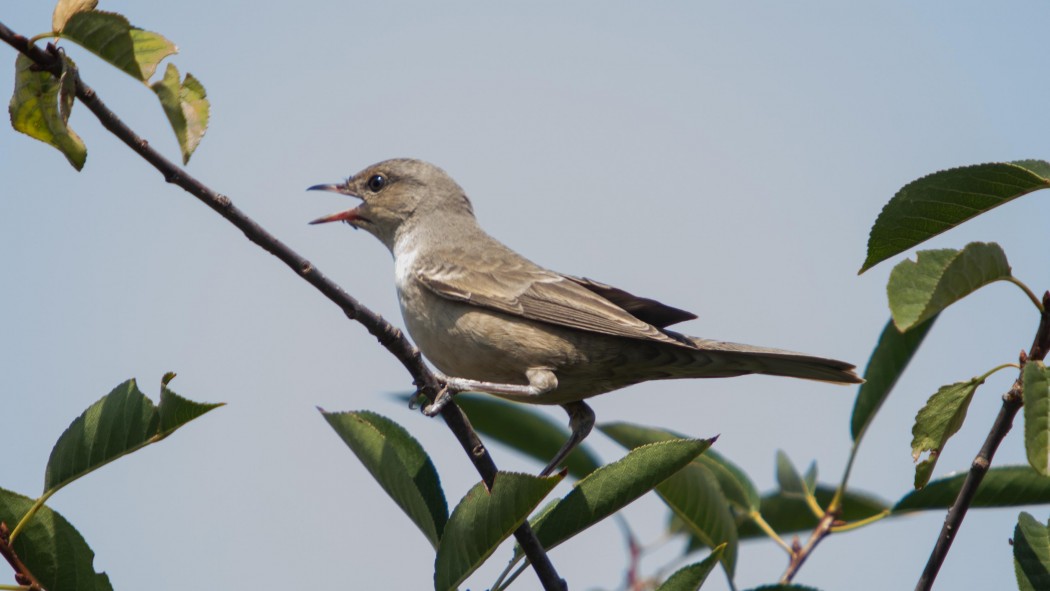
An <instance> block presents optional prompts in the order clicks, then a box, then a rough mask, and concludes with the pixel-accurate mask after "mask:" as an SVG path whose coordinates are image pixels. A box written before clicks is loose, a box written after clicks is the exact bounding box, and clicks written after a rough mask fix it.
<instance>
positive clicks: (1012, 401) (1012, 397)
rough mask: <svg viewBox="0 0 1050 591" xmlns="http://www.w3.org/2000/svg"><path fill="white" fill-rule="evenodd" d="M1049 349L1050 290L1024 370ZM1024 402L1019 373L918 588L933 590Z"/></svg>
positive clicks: (967, 477) (957, 497)
mask: <svg viewBox="0 0 1050 591" xmlns="http://www.w3.org/2000/svg"><path fill="white" fill-rule="evenodd" d="M1047 351H1050V291H1048V292H1046V293H1044V294H1043V308H1042V314H1041V315H1040V318H1039V328H1038V329H1036V332H1035V338H1034V339H1033V340H1032V347H1031V348H1030V349H1029V350H1028V353H1027V354H1025V353H1024V352H1023V351H1022V352H1021V367H1022V370H1023V368H1024V364H1025V362H1026V361H1028V360H1029V359H1035V360H1039V361H1042V360H1043V359H1045V358H1046V354H1047ZM1022 406H1024V398H1023V397H1022V395H1021V378H1020V377H1018V378H1017V381H1015V382H1014V384H1013V386H1011V387H1010V390H1009V391H1007V392H1006V394H1003V405H1002V407H1001V408H1000V409H999V416H997V417H996V418H995V423H993V424H992V428H991V430H990V431H989V432H988V437H987V438H986V439H985V441H984V445H982V446H981V451H979V452H978V453H977V457H976V458H974V460H973V464H971V465H970V472H969V474H967V475H966V480H964V481H963V484H962V488H961V489H959V494H958V496H956V497H955V502H954V503H952V508H951V509H949V510H948V516H947V517H946V518H945V519H944V526H943V527H942V528H941V534H940V536H938V538H937V544H936V545H934V547H933V552H931V553H930V558H929V560H928V561H927V562H926V568H925V569H923V571H922V576H920V577H919V582H918V583H917V584H916V585H915V591H929V589H931V588H932V587H933V581H934V579H936V578H937V572H938V571H940V569H941V564H943V563H944V559H945V557H947V556H948V550H950V549H951V547H952V542H954V541H955V536H956V534H958V533H959V527H960V526H962V522H963V519H964V518H965V517H966V511H967V510H969V508H970V505H971V504H972V503H973V499H974V497H975V496H976V495H977V488H978V487H979V486H980V485H981V481H982V480H983V479H984V475H985V474H986V473H987V472H988V468H989V467H990V466H991V465H992V457H993V456H995V451H996V450H997V449H999V444H1000V443H1002V441H1003V439H1004V438H1005V437H1006V434H1007V433H1009V432H1010V428H1011V427H1013V423H1014V417H1015V416H1017V412H1018V411H1019V410H1021V407H1022Z"/></svg>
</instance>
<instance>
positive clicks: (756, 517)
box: [747, 511, 794, 555]
mask: <svg viewBox="0 0 1050 591" xmlns="http://www.w3.org/2000/svg"><path fill="white" fill-rule="evenodd" d="M747 516H748V518H750V519H751V521H752V522H754V524H755V525H756V526H758V529H760V530H762V533H764V534H766V535H767V536H769V537H770V538H772V540H773V541H774V542H776V543H777V545H778V546H780V547H781V548H783V549H784V551H785V552H787V553H788V554H789V555H790V554H792V553H794V550H792V549H791V544H788V543H787V542H785V541H784V538H782V537H780V534H778V533H777V532H776V530H774V529H773V527H772V526H770V525H769V523H768V522H766V520H765V518H764V517H762V514H761V513H759V512H758V511H752V512H750V513H748V514H747Z"/></svg>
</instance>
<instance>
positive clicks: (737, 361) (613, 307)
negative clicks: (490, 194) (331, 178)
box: [310, 159, 863, 475]
mask: <svg viewBox="0 0 1050 591" xmlns="http://www.w3.org/2000/svg"><path fill="white" fill-rule="evenodd" d="M310 190H321V191H332V192H335V193H341V194H343V195H349V196H351V197H356V198H358V199H360V200H361V201H362V202H361V204H360V205H358V206H357V207H354V208H353V209H348V210H346V211H343V212H340V213H336V214H332V215H329V216H326V217H322V218H319V219H317V220H314V221H313V222H311V223H312V224H320V223H325V222H346V223H347V224H350V225H351V226H353V227H354V228H360V229H363V230H365V231H367V232H368V233H370V234H372V235H373V236H375V237H376V238H378V239H379V240H380V241H381V242H382V243H383V244H385V245H386V247H387V248H388V249H390V252H391V253H392V254H393V255H394V269H395V273H394V277H395V282H396V285H397V294H398V299H399V300H400V303H401V313H402V315H403V316H404V319H405V325H406V326H407V328H408V332H409V334H411V335H412V339H413V340H414V341H415V343H416V345H417V346H418V347H419V349H420V350H421V351H422V352H423V354H424V355H425V356H426V358H427V359H428V360H429V361H430V362H431V363H432V364H433V365H434V366H435V367H436V368H437V369H438V370H440V371H441V372H443V373H444V375H440V376H439V377H440V379H441V380H442V381H443V382H444V383H445V384H446V388H445V389H444V390H443V391H442V393H441V395H440V396H438V398H437V399H436V400H435V401H434V403H433V404H431V405H429V406H428V407H427V408H425V409H424V410H425V412H427V414H431V415H432V414H436V413H437V412H438V411H439V410H440V409H441V407H442V406H444V405H445V404H446V403H447V401H448V400H449V399H450V398H451V396H452V395H453V394H456V393H458V392H463V391H468V390H469V391H474V392H486V393H489V394H494V395H496V396H499V397H502V398H506V399H509V400H514V401H517V402H526V403H530V404H557V405H561V406H562V407H563V408H564V409H565V410H566V411H567V412H568V413H569V425H570V427H571V429H572V434H571V435H570V437H569V440H568V441H567V442H566V443H565V445H564V446H563V447H562V449H561V450H560V451H559V452H558V454H557V455H556V456H555V457H554V459H553V460H551V463H550V464H548V465H547V467H546V468H545V469H544V470H543V472H542V473H541V474H543V475H546V474H549V473H550V472H552V471H553V470H554V469H555V468H556V467H557V466H558V465H559V464H560V463H561V461H562V460H563V459H564V458H565V456H567V455H568V454H569V452H570V451H572V449H573V448H574V447H576V445H578V444H579V443H580V441H582V440H583V439H584V437H586V436H587V434H588V433H589V432H590V430H591V427H592V426H593V425H594V413H593V411H591V409H590V407H589V406H587V404H586V403H585V402H584V400H585V399H586V398H590V397H591V396H596V395H598V394H603V393H605V392H610V391H612V390H617V389H619V388H623V387H625V386H630V385H631V384H637V383H639V382H645V381H648V380H664V379H678V378H724V377H733V376H740V375H745V374H756V373H757V374H767V375H776V376H788V377H793V378H805V379H810V380H820V381H825V382H834V383H840V384H856V383H860V382H862V381H863V380H861V379H860V378H859V377H857V375H856V374H855V373H854V372H853V369H854V366H853V365H850V364H849V363H845V362H843V361H836V360H834V359H825V358H822V357H812V356H809V355H802V354H800V353H792V352H790V351H782V350H779V349H770V348H766V347H753V346H750V345H740V344H736V343H727V342H722V341H714V340H708V339H701V338H697V337H690V336H686V335H683V334H679V333H677V332H674V331H671V330H668V329H667V327H668V326H670V325H672V324H675V323H677V322H682V321H685V320H691V319H693V318H696V316H695V315H693V314H691V313H689V312H686V311H684V310H679V309H677V308H672V307H671V306H667V305H664V304H661V303H660V302H657V301H655V300H651V299H647V298H642V297H638V296H635V295H632V294H630V293H628V292H626V291H623V290H621V289H617V288H615V287H612V286H610V285H606V284H604V283H599V282H597V281H593V280H591V279H584V278H580V277H573V276H571V275H563V274H561V273H557V272H555V271H551V270H548V269H546V268H544V267H541V266H539V265H536V264H535V263H533V262H531V261H529V260H528V259H526V258H525V257H523V256H521V255H519V254H518V253H516V252H514V251H513V250H511V249H510V248H508V247H507V246H505V245H503V244H502V243H501V242H499V241H498V240H496V239H495V238H493V237H491V236H489V235H488V234H486V233H485V231H484V230H482V229H481V227H480V226H479V225H478V222H477V220H476V219H475V217H474V208H473V206H472V205H471V202H470V200H469V199H468V198H467V196H466V193H464V191H463V189H462V188H461V187H460V186H459V185H458V184H456V182H455V181H454V180H452V178H451V177H449V175H448V174H446V173H445V172H444V171H443V170H441V169H440V168H438V167H437V166H434V165H432V164H429V163H426V162H422V161H420V160H409V159H396V160H387V161H385V162H380V163H378V164H374V165H372V166H369V167H368V168H366V169H364V170H363V171H361V172H359V173H357V174H355V175H354V176H352V177H350V178H349V179H347V180H346V182H343V183H337V184H327V185H315V186H313V187H310Z"/></svg>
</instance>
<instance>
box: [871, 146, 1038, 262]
mask: <svg viewBox="0 0 1050 591" xmlns="http://www.w3.org/2000/svg"><path fill="white" fill-rule="evenodd" d="M1048 179H1050V164H1048V163H1047V162H1043V161H1042V160H1020V161H1017V162H1012V163H1005V162H1000V163H992V164H977V165H974V166H965V167H962V168H953V169H951V170H942V171H940V172H935V173H933V174H931V175H929V176H926V177H923V178H921V179H919V180H917V181H913V182H911V183H908V184H907V185H905V186H904V188H903V189H901V190H900V191H898V192H897V194H896V195H894V196H893V199H891V200H890V201H889V203H887V204H886V207H884V208H883V210H882V213H880V214H879V217H878V219H877V220H875V225H874V226H872V228H871V236H870V237H869V238H868V256H867V258H866V259H865V260H864V265H863V266H862V267H861V268H860V272H861V273H863V272H864V271H866V270H868V269H870V268H872V267H874V266H875V265H876V264H878V263H880V262H881V261H884V260H886V259H888V258H890V257H892V256H894V255H896V254H899V253H902V252H904V251H906V250H908V249H910V248H912V247H914V246H916V245H918V244H921V243H922V242H924V241H926V240H928V239H930V238H932V237H934V236H936V235H938V234H940V233H941V232H944V231H946V230H949V229H951V228H954V227H955V226H957V225H959V224H961V223H963V222H965V221H966V220H968V219H970V218H973V217H975V216H977V215H980V214H982V213H984V212H986V211H988V210H989V209H992V208H994V207H997V206H999V205H1002V204H1003V203H1006V202H1007V201H1010V200H1012V199H1016V198H1017V197H1020V196H1022V195H1027V194H1028V193H1031V192H1032V191H1037V190H1039V189H1045V188H1047V187H1050V180H1048Z"/></svg>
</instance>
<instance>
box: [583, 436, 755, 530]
mask: <svg viewBox="0 0 1050 591" xmlns="http://www.w3.org/2000/svg"><path fill="white" fill-rule="evenodd" d="M598 430H600V431H601V432H602V433H605V434H606V435H607V436H608V437H610V438H612V439H613V440H615V441H616V442H617V443H619V444H620V445H622V446H624V447H626V448H629V449H633V448H635V447H639V446H641V445H645V444H647V443H654V442H657V441H669V440H671V439H688V437H686V436H685V435H681V434H678V433H674V432H673V431H667V430H664V429H656V428H653V427H643V426H640V425H632V424H630V423H604V424H601V425H598ZM693 461H694V462H696V463H698V464H700V465H701V466H704V467H705V468H707V469H708V470H710V471H711V473H712V474H714V475H715V478H717V479H718V484H719V485H720V486H721V487H722V493H723V494H724V495H725V497H726V500H727V501H729V502H730V503H732V504H733V506H734V507H736V508H737V509H739V510H740V511H741V512H743V513H750V512H751V511H754V510H757V509H758V506H759V503H761V497H760V496H759V494H758V489H757V488H755V485H754V483H752V482H751V479H750V478H748V476H747V474H746V473H744V471H743V470H741V469H740V468H739V467H738V466H737V465H736V464H734V463H732V462H730V461H729V460H727V459H726V458H725V457H724V456H722V455H721V454H719V453H718V452H716V451H715V450H713V449H709V450H707V451H705V452H704V453H703V454H701V455H700V456H699V457H697V458H696V459H695V460H693Z"/></svg>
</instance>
